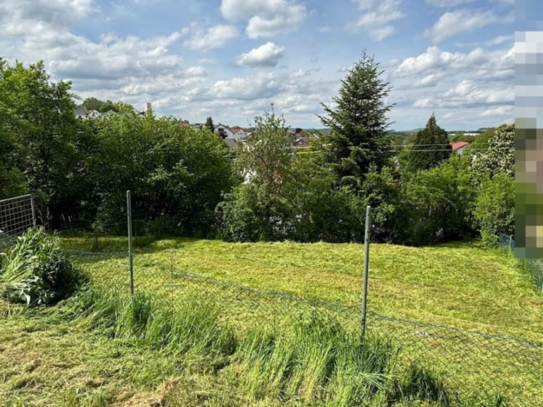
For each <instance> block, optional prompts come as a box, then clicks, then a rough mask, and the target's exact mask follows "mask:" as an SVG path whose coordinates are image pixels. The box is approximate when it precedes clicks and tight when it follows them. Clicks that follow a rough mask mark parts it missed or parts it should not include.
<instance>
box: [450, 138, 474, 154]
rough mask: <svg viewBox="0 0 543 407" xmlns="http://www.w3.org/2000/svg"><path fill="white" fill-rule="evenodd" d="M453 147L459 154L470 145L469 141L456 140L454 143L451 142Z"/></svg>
mask: <svg viewBox="0 0 543 407" xmlns="http://www.w3.org/2000/svg"><path fill="white" fill-rule="evenodd" d="M449 144H450V146H451V147H452V149H453V151H454V152H455V153H457V154H462V152H463V151H464V149H465V148H466V147H467V146H468V145H469V143H467V142H465V141H454V142H452V143H449Z"/></svg>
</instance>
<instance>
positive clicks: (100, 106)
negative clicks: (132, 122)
mask: <svg viewBox="0 0 543 407" xmlns="http://www.w3.org/2000/svg"><path fill="white" fill-rule="evenodd" d="M81 105H82V106H84V107H85V109H87V110H97V111H99V112H100V113H106V112H115V113H129V112H131V113H134V112H135V110H134V106H132V105H130V104H128V103H123V102H112V101H111V100H106V101H105V102H104V101H103V100H100V99H97V98H95V97H90V98H87V99H85V100H84V101H83V103H82V104H81Z"/></svg>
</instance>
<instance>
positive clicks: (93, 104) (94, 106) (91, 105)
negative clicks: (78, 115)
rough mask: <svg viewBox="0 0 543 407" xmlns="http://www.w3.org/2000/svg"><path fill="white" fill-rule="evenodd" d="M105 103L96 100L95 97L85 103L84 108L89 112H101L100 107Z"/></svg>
mask: <svg viewBox="0 0 543 407" xmlns="http://www.w3.org/2000/svg"><path fill="white" fill-rule="evenodd" d="M103 103H104V102H103V101H102V100H99V99H96V98H95V97H90V98H87V99H85V100H84V101H83V103H82V106H84V107H85V109H87V110H98V111H100V106H102V104H103Z"/></svg>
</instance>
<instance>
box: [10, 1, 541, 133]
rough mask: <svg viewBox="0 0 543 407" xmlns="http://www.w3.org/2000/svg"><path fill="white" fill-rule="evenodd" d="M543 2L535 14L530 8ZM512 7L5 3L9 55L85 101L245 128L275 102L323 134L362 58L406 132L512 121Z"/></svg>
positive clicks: (296, 123) (291, 120)
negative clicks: (433, 120)
mask: <svg viewBox="0 0 543 407" xmlns="http://www.w3.org/2000/svg"><path fill="white" fill-rule="evenodd" d="M534 3H536V2H534ZM514 16H515V5H514V0H333V1H332V0H312V1H310V0H306V1H301V0H177V1H176V0H116V1H106V0H0V56H2V57H3V58H6V59H7V60H8V61H14V60H16V59H17V60H21V61H25V62H35V61H37V60H40V59H41V60H44V61H45V63H46V66H47V69H48V71H49V72H50V73H51V75H52V77H53V78H54V79H55V80H58V79H67V80H72V81H73V89H74V91H75V93H77V94H78V95H79V96H80V97H82V98H84V97H88V96H95V97H98V98H101V99H111V100H123V101H126V102H129V103H132V104H134V105H135V106H136V107H137V108H140V109H141V108H143V104H144V103H145V102H151V103H152V104H153V107H154V110H155V111H156V112H157V114H159V115H174V116H177V117H180V118H183V119H187V120H189V121H191V122H203V121H204V120H205V118H206V117H207V116H212V117H213V118H214V120H215V122H223V123H225V124H230V125H242V126H243V125H247V124H248V123H250V122H251V121H252V119H253V118H254V116H255V115H258V114H261V113H262V112H263V111H265V110H267V109H269V107H270V105H271V103H273V104H274V106H275V109H276V110H277V111H278V112H279V113H283V114H284V116H285V118H286V120H287V124H289V125H290V126H292V127H321V125H320V122H319V119H318V117H317V114H321V113H322V107H321V105H320V103H321V102H323V103H326V104H332V105H333V100H332V97H333V96H335V95H336V94H337V91H338V88H339V85H340V81H341V79H342V78H343V77H344V76H345V75H346V73H347V69H348V68H349V66H351V65H352V64H353V63H354V62H355V61H356V60H357V59H358V58H359V56H360V54H361V52H362V50H363V49H366V51H367V52H368V53H369V54H371V55H374V56H375V59H376V60H377V61H379V62H380V63H381V64H382V67H383V69H384V70H385V74H384V78H385V79H386V80H388V81H390V83H391V85H392V86H393V90H392V92H391V94H390V97H389V100H388V103H395V104H396V105H395V107H394V108H393V109H392V111H391V113H390V118H391V120H392V121H394V122H395V123H394V124H393V125H392V128H394V129H397V130H405V129H413V128H418V127H422V126H424V124H425V123H426V121H427V119H428V117H429V116H430V115H431V114H432V112H435V114H436V116H437V119H438V123H439V124H440V125H442V126H443V127H445V128H447V129H449V130H453V129H477V128H479V127H487V126H495V125H499V124H502V123H504V122H509V121H511V119H512V118H513V117H514V91H515V88H514V85H515V76H514V72H515V54H514V45H515V44H514V41H515V40H514V30H515V28H516V27H515V18H514Z"/></svg>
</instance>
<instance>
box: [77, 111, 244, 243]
mask: <svg viewBox="0 0 543 407" xmlns="http://www.w3.org/2000/svg"><path fill="white" fill-rule="evenodd" d="M92 131H93V132H94V140H95V143H96V144H95V146H94V149H95V152H94V156H93V157H91V158H90V159H89V160H88V161H87V162H86V163H85V170H84V171H85V172H87V173H88V174H89V175H88V177H89V178H88V179H89V180H91V181H92V185H93V186H94V191H93V193H92V195H93V199H94V204H93V206H94V207H95V208H96V211H97V214H96V216H97V221H98V225H99V226H100V227H101V228H103V229H105V230H113V231H116V230H118V231H119V232H120V231H123V232H124V230H125V225H126V212H125V210H124V209H123V208H125V207H126V204H125V202H126V197H125V194H126V190H128V189H130V190H131V191H132V196H133V208H134V216H135V218H136V219H139V220H143V221H147V222H151V223H153V222H154V223H157V222H159V219H160V218H162V220H163V219H170V221H171V225H172V227H171V228H167V227H165V226H164V225H162V226H161V227H160V229H161V230H160V232H163V231H168V232H175V231H177V234H187V235H195V234H203V235H206V234H208V233H210V232H211V231H212V227H213V223H214V210H215V207H216V205H217V204H218V203H219V202H220V200H221V195H222V194H223V193H224V192H227V191H229V190H230V188H231V186H232V185H233V182H234V180H233V177H232V171H231V168H230V165H231V164H230V161H229V160H228V158H227V156H226V153H227V149H226V146H225V145H224V143H222V142H221V140H220V139H217V137H216V136H214V135H213V134H210V133H208V132H202V131H196V130H192V129H190V128H187V127H182V126H179V125H178V123H177V121H176V120H174V119H170V118H162V119H156V118H154V117H148V116H146V117H143V118H142V117H137V116H135V115H128V114H126V115H116V116H112V117H108V118H104V119H99V120H97V121H95V124H94V129H92ZM91 202H92V201H91ZM91 207H92V205H91ZM162 223H163V222H162ZM157 225H158V223H157ZM153 232H155V231H153Z"/></svg>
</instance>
